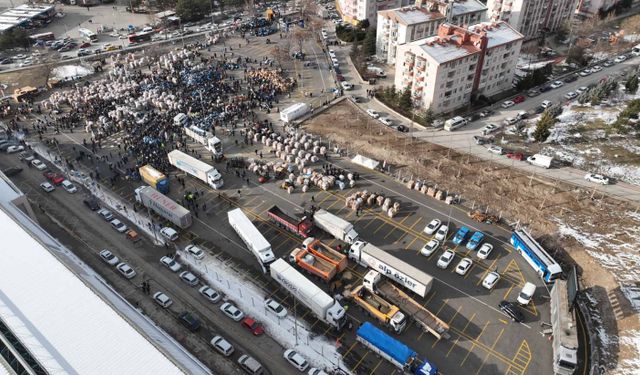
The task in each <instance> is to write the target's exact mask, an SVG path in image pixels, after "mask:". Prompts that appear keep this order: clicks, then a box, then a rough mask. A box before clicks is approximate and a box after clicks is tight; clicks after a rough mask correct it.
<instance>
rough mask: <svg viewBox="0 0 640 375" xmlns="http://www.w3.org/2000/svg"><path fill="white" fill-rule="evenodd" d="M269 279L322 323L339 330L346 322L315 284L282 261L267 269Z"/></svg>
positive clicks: (341, 312)
mask: <svg viewBox="0 0 640 375" xmlns="http://www.w3.org/2000/svg"><path fill="white" fill-rule="evenodd" d="M269 272H270V274H271V277H272V278H273V279H274V280H275V281H276V282H278V284H280V285H281V286H282V287H283V288H284V289H286V290H287V291H289V293H291V294H292V295H293V296H294V297H295V298H296V299H297V300H298V301H299V302H300V303H302V304H303V305H305V306H306V307H308V308H309V310H311V312H312V313H313V314H314V315H315V316H316V317H317V318H318V319H320V320H322V321H323V322H325V323H327V324H329V325H330V326H332V327H334V328H335V329H336V330H341V329H342V328H343V327H344V325H345V323H346V322H347V314H346V311H345V310H344V308H343V307H342V306H340V304H339V303H338V301H336V300H335V299H333V298H331V296H329V295H328V294H327V293H325V292H324V291H323V290H322V289H320V288H319V287H318V286H317V285H316V284H314V283H312V282H311V281H310V280H309V279H307V278H306V277H304V276H303V275H302V274H301V273H300V272H298V271H297V270H296V269H295V268H293V267H291V266H290V265H289V264H288V263H287V262H286V261H285V260H284V259H277V260H276V261H275V262H273V263H272V264H271V267H270V268H269Z"/></svg>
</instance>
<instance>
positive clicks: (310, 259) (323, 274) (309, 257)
mask: <svg viewBox="0 0 640 375" xmlns="http://www.w3.org/2000/svg"><path fill="white" fill-rule="evenodd" d="M289 263H295V264H297V265H298V267H300V268H302V269H303V270H305V271H307V272H309V273H310V274H312V275H315V276H317V277H319V278H321V279H322V280H323V281H324V282H329V281H331V280H332V279H333V278H334V277H335V276H336V275H337V274H338V267H337V266H336V265H335V264H334V263H332V262H330V261H329V260H327V259H326V258H324V257H322V256H319V255H318V254H314V253H313V252H311V251H309V250H308V249H302V248H296V249H293V251H291V253H290V254H289Z"/></svg>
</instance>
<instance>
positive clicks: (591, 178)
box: [584, 173, 610, 185]
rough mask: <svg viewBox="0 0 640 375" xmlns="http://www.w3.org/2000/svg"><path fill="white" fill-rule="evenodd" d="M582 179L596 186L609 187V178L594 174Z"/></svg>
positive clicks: (588, 174)
mask: <svg viewBox="0 0 640 375" xmlns="http://www.w3.org/2000/svg"><path fill="white" fill-rule="evenodd" d="M584 179H585V180H587V181H589V182H595V183H596V184H602V185H609V183H610V180H609V177H606V176H603V175H601V174H595V173H587V174H586V175H585V176H584Z"/></svg>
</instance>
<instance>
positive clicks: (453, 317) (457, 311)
mask: <svg viewBox="0 0 640 375" xmlns="http://www.w3.org/2000/svg"><path fill="white" fill-rule="evenodd" d="M460 309H462V306H460V307H458V310H456V313H455V314H453V316H452V317H451V319H449V321H448V322H447V324H448V325H449V326H451V322H452V321H453V319H455V318H456V316H457V315H458V313H459V312H460ZM436 315H438V314H436ZM458 338H460V336H458ZM440 340H442V337H438V339H437V340H436V341H435V342H434V343H433V345H431V349H433V348H435V346H436V344H437V343H439V342H440Z"/></svg>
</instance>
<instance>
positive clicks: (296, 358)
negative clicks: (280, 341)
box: [284, 349, 309, 371]
mask: <svg viewBox="0 0 640 375" xmlns="http://www.w3.org/2000/svg"><path fill="white" fill-rule="evenodd" d="M284 359H285V360H286V361H287V362H289V363H290V364H291V366H293V367H295V368H297V369H298V370H299V371H305V370H306V369H307V368H308V367H309V363H308V362H307V360H306V359H305V358H304V357H303V356H302V355H300V354H299V353H298V352H296V351H295V350H293V349H287V350H286V351H285V352H284Z"/></svg>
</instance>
